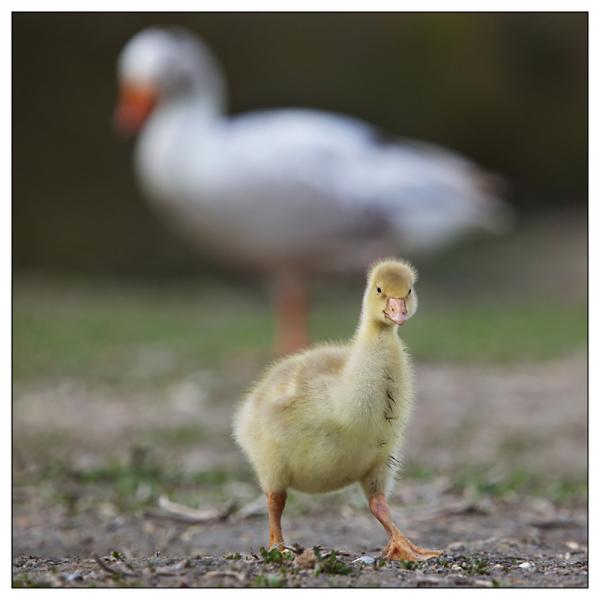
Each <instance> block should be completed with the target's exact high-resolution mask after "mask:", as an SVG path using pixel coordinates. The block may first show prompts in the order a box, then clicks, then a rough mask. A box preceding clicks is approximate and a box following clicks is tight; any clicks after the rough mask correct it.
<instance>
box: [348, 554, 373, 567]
mask: <svg viewBox="0 0 600 600" xmlns="http://www.w3.org/2000/svg"><path fill="white" fill-rule="evenodd" d="M352 562H353V563H362V564H364V565H372V564H375V559H374V558H373V557H372V556H369V555H368V554H365V556H361V557H360V558H357V559H356V560H353V561H352Z"/></svg>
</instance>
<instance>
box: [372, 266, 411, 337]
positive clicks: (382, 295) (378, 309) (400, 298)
mask: <svg viewBox="0 0 600 600" xmlns="http://www.w3.org/2000/svg"><path fill="white" fill-rule="evenodd" d="M416 281H417V272H416V271H415V269H414V268H413V267H412V266H411V265H410V264H409V263H407V262H404V261H401V260H383V261H379V262H377V263H375V264H374V265H373V266H372V267H371V268H370V269H369V275H368V281H367V289H366V290H365V296H364V300H363V317H366V318H367V319H370V320H371V321H374V322H376V323H379V324H382V325H386V326H390V327H391V326H393V325H404V323H406V321H408V319H409V318H410V317H412V316H413V315H414V314H415V313H416V312H417V293H416V292H415V282H416Z"/></svg>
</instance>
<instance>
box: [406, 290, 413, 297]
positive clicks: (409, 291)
mask: <svg viewBox="0 0 600 600" xmlns="http://www.w3.org/2000/svg"><path fill="white" fill-rule="evenodd" d="M411 292H412V288H410V290H408V294H406V295H407V296H410V293H411Z"/></svg>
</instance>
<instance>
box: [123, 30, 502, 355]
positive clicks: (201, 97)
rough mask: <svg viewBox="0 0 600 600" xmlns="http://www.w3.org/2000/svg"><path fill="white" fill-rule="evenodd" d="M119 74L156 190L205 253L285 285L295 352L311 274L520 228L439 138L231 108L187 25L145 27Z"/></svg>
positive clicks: (282, 297)
mask: <svg viewBox="0 0 600 600" xmlns="http://www.w3.org/2000/svg"><path fill="white" fill-rule="evenodd" d="M118 77H119V80H120V86H121V91H120V99H119V106H118V108H117V112H116V122H117V125H118V126H119V128H120V129H121V130H122V131H124V132H126V133H129V134H133V133H137V132H139V140H138V143H137V147H136V155H135V162H136V171H137V175H138V177H139V180H140V182H141V184H142V187H143V189H144V192H145V193H146V195H147V196H148V198H149V199H150V200H151V201H152V203H153V204H155V206H156V207H157V208H158V209H160V210H162V211H163V214H164V215H165V216H167V217H168V218H169V219H170V220H172V221H174V223H175V225H176V226H177V227H178V229H179V230H180V232H181V233H183V234H186V235H187V237H189V238H190V239H191V240H192V241H193V242H194V243H195V244H196V245H197V246H198V247H199V248H201V249H202V250H203V251H205V252H207V253H209V254H211V255H213V256H214V257H215V258H217V259H219V260H221V261H225V262H229V263H231V264H235V265H236V266H238V267H239V266H241V267H244V268H251V269H255V270H258V271H261V272H263V273H265V274H268V275H269V276H270V277H271V278H272V279H273V280H274V281H275V283H276V286H275V289H276V305H277V308H278V313H279V320H280V322H279V327H280V341H279V347H280V350H281V351H284V352H288V351H291V350H296V349H298V347H301V346H303V345H305V343H306V341H307V336H306V300H305V297H306V296H305V290H306V282H307V279H308V278H309V277H310V276H314V275H318V274H323V273H328V272H336V271H337V272H339V271H348V270H363V269H364V268H365V266H366V265H367V264H369V263H371V262H372V261H373V260H375V259H377V258H380V257H382V256H385V255H390V254H394V255H395V254H398V253H400V254H406V253H412V252H417V251H424V250H435V249H438V248H441V247H444V246H445V245H446V244H448V243H449V242H451V241H453V240H455V239H456V238H458V237H459V236H461V235H462V234H464V233H465V232H468V231H469V230H472V229H474V228H483V229H488V230H497V229H501V228H503V227H504V226H505V224H506V219H507V208H506V205H505V204H504V203H503V202H502V201H501V200H499V199H498V198H496V197H495V196H494V195H493V193H492V192H491V191H490V189H489V187H490V186H489V185H486V184H487V183H489V181H490V180H491V179H490V178H489V177H488V176H486V174H484V173H482V172H481V171H480V170H479V169H478V168H477V167H476V166H475V165H474V164H473V163H471V162H470V161H468V160H466V159H464V158H463V157H461V156H459V155H457V154H454V153H451V152H449V151H446V150H444V149H441V148H439V147H437V146H433V145H429V144H423V143H419V142H414V141H409V140H402V139H391V140H390V138H389V137H383V136H382V135H381V132H380V131H378V130H377V129H376V128H374V127H372V126H370V125H368V124H366V123H363V122H361V121H358V120H356V119H353V118H350V117H346V116H342V115H336V114H331V113H326V112H320V111H315V110H302V109H281V110H268V111H261V112H252V113H247V114H243V115H239V116H235V117H228V116H226V114H225V103H226V90H225V83H224V79H223V76H222V70H221V68H220V66H219V64H218V63H217V61H216V60H215V58H214V57H213V55H212V54H211V52H210V51H209V50H208V49H207V48H206V47H205V45H204V44H203V43H202V42H201V41H200V40H198V39H197V38H195V37H194V36H192V35H191V34H190V33H189V32H187V31H185V30H183V29H180V28H151V29H146V30H143V31H141V32H140V33H138V34H137V35H135V36H134V37H133V38H132V39H131V40H130V41H129V42H128V43H127V45H126V46H125V48H124V49H123V51H122V53H121V55H120V57H119V62H118Z"/></svg>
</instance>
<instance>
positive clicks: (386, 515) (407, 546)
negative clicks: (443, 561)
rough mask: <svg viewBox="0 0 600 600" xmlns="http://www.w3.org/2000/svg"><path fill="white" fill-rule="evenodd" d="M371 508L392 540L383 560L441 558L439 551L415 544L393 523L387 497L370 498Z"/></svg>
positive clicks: (386, 548) (380, 495)
mask: <svg viewBox="0 0 600 600" xmlns="http://www.w3.org/2000/svg"><path fill="white" fill-rule="evenodd" d="M369 508H370V509H371V512H372V513H373V516H374V517H375V518H376V519H377V520H378V521H379V522H380V523H381V524H382V525H383V527H384V529H385V530H386V531H387V532H388V533H389V534H390V540H389V542H388V543H387V545H386V547H385V548H384V549H383V551H382V556H383V558H386V559H388V560H410V561H414V562H417V561H421V560H427V559H428V558H434V557H436V556H439V555H440V554H441V552H440V551H439V550H427V549H426V548H421V547H420V546H417V545H415V544H413V543H412V542H411V541H410V540H409V539H408V538H407V537H406V536H405V535H404V534H403V533H402V532H401V531H400V530H399V529H398V527H396V525H395V524H394V522H393V521H392V517H391V515H390V509H389V507H388V504H387V501H386V499H385V495H384V494H383V493H381V492H380V493H377V494H373V495H371V496H369Z"/></svg>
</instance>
